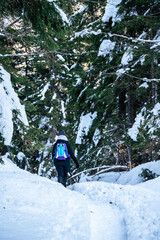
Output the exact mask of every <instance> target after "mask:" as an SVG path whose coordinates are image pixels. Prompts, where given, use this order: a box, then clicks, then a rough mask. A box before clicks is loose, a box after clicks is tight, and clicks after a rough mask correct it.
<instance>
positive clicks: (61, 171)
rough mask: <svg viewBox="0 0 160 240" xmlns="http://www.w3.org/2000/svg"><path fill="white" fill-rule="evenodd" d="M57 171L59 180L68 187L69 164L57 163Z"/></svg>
mask: <svg viewBox="0 0 160 240" xmlns="http://www.w3.org/2000/svg"><path fill="white" fill-rule="evenodd" d="M55 167H56V170H57V173H58V182H59V183H61V184H62V185H63V186H64V187H66V182H67V173H68V172H69V168H70V166H69V165H57V164H56V165H55Z"/></svg>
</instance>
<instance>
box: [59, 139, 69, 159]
mask: <svg viewBox="0 0 160 240" xmlns="http://www.w3.org/2000/svg"><path fill="white" fill-rule="evenodd" d="M69 157H70V154H69V153H68V149H67V144H66V143H57V145H56V149H55V158H56V159H58V160H66V159H67V158H69Z"/></svg>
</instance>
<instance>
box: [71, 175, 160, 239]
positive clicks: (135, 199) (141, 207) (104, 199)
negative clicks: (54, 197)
mask: <svg viewBox="0 0 160 240" xmlns="http://www.w3.org/2000/svg"><path fill="white" fill-rule="evenodd" d="M159 186H160V179H159ZM73 189H74V190H76V191H78V192H80V193H82V194H84V195H85V196H86V197H87V198H89V199H90V200H91V201H93V202H94V203H96V204H97V205H98V204H103V208H104V207H105V206H106V208H108V205H109V204H110V205H111V206H112V210H111V209H110V210H109V209H108V213H106V214H108V215H110V216H111V214H113V216H112V217H111V222H112V221H113V219H114V216H115V225H114V224H113V225H112V226H108V228H109V227H110V231H113V237H111V238H110V239H112V240H142V239H143V240H159V239H160V214H159V213H160V192H158V193H156V194H155V193H154V192H153V191H151V190H147V189H145V188H142V187H140V186H122V185H119V184H111V183H104V182H89V183H78V184H75V185H74V186H73ZM159 189H160V188H159ZM102 214H103V212H102ZM114 214H115V215H114ZM102 216H103V215H102ZM117 222H119V223H118V226H117ZM106 224H108V222H107V221H106V222H105V219H104V221H103V225H104V228H105V225H106ZM102 231H105V230H102ZM108 231H109V230H108ZM116 233H118V236H117V235H116ZM104 236H105V235H103V238H100V239H108V238H105V237H104ZM97 239H98V240H99V238H97Z"/></svg>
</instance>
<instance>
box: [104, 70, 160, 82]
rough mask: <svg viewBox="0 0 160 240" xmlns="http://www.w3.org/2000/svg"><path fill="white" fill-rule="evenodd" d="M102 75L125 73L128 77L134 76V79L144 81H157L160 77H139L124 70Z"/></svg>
mask: <svg viewBox="0 0 160 240" xmlns="http://www.w3.org/2000/svg"><path fill="white" fill-rule="evenodd" d="M102 75H118V76H120V75H126V76H128V77H131V78H135V79H138V80H141V81H145V82H159V81H160V79H159V78H151V79H150V78H146V77H144V78H140V77H137V76H134V75H131V74H129V73H126V72H110V73H104V74H102Z"/></svg>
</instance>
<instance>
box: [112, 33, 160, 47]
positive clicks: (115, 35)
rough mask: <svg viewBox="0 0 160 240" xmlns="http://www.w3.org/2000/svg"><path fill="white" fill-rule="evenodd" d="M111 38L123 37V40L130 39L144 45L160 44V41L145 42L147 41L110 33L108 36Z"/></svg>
mask: <svg viewBox="0 0 160 240" xmlns="http://www.w3.org/2000/svg"><path fill="white" fill-rule="evenodd" d="M108 35H109V36H110V37H121V38H125V39H128V40H131V41H132V42H143V43H153V44H155V43H160V40H145V39H138V38H137V39H134V38H132V37H127V36H125V35H120V34H116V33H113V34H112V33H109V34H108Z"/></svg>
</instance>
